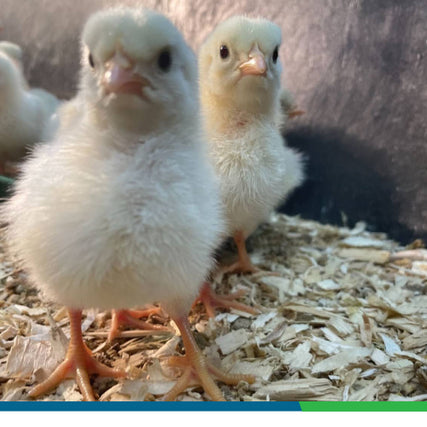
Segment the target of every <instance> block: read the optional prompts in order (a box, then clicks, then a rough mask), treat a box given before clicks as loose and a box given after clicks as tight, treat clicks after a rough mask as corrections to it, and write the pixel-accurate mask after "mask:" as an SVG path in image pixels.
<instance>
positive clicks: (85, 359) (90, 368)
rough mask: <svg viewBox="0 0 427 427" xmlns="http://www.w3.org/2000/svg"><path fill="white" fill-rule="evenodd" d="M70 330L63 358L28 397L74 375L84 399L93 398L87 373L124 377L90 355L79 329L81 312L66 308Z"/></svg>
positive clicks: (123, 374) (123, 373) (46, 390)
mask: <svg viewBox="0 0 427 427" xmlns="http://www.w3.org/2000/svg"><path fill="white" fill-rule="evenodd" d="M68 315H69V317H70V324H71V331H70V342H69V344H68V350H67V354H66V356H65V360H64V361H63V362H62V363H61V364H60V365H59V366H58V367H57V368H56V369H55V370H54V371H53V373H52V374H51V375H50V376H49V377H48V378H47V379H46V380H45V381H43V382H42V383H41V384H38V385H37V386H35V387H34V388H33V389H31V390H30V392H29V396H30V397H37V396H40V395H41V394H44V393H46V392H48V391H50V390H52V389H53V388H55V387H56V386H57V385H58V384H59V383H60V382H61V381H63V380H64V379H66V378H68V377H75V379H76V381H77V384H78V386H79V388H80V391H81V392H82V394H83V399H84V400H95V396H94V394H93V390H92V386H91V385H90V381H89V374H95V373H96V374H98V375H101V376H105V377H115V378H117V377H124V376H125V372H123V371H120V370H117V369H113V368H109V367H108V366H105V365H103V364H102V363H100V362H98V361H97V360H96V359H94V358H93V357H92V354H91V351H90V350H89V348H88V347H87V346H86V345H85V343H84V342H83V335H82V330H81V319H82V312H81V311H80V310H71V309H70V310H68Z"/></svg>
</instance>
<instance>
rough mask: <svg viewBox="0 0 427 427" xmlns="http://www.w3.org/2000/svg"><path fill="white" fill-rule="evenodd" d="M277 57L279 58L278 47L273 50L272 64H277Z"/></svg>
mask: <svg viewBox="0 0 427 427" xmlns="http://www.w3.org/2000/svg"><path fill="white" fill-rule="evenodd" d="M278 57H279V46H276V49H274V52H273V62H274V63H276V62H277V58H278Z"/></svg>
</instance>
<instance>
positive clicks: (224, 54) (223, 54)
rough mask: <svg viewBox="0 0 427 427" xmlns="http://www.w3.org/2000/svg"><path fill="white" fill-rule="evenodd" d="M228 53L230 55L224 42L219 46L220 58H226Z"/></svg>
mask: <svg viewBox="0 0 427 427" xmlns="http://www.w3.org/2000/svg"><path fill="white" fill-rule="evenodd" d="M228 55H230V52H229V50H228V47H227V46H226V45H225V44H223V45H221V47H220V48H219V56H220V57H221V58H222V59H226V58H228Z"/></svg>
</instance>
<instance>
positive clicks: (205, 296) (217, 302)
mask: <svg viewBox="0 0 427 427" xmlns="http://www.w3.org/2000/svg"><path fill="white" fill-rule="evenodd" d="M245 293H246V291H244V290H241V291H238V292H233V293H232V294H229V295H218V294H217V293H216V292H215V291H214V290H213V289H212V287H211V285H210V283H209V282H205V283H203V286H202V288H201V290H200V295H199V297H198V298H197V300H196V303H198V302H201V303H202V304H203V305H204V306H205V309H206V313H207V315H208V316H209V317H215V308H218V307H220V308H227V309H230V308H234V309H236V310H240V311H244V312H246V313H250V314H258V313H259V311H258V310H257V309H256V308H253V307H251V306H249V305H246V304H243V303H241V302H238V301H236V299H237V298H239V297H241V296H243V295H245Z"/></svg>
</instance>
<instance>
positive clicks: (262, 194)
mask: <svg viewBox="0 0 427 427" xmlns="http://www.w3.org/2000/svg"><path fill="white" fill-rule="evenodd" d="M280 44H281V31H280V28H279V27H278V26H277V25H275V24H273V23H272V22H270V21H267V20H265V19H251V18H247V17H241V16H237V17H233V18H230V19H228V20H227V21H225V22H223V23H221V24H219V25H218V26H217V27H216V28H215V29H214V31H213V32H212V33H211V34H210V35H209V36H208V38H207V39H206V41H205V42H204V44H203V45H202V47H201V48H200V52H199V80H200V94H201V102H202V111H203V118H204V124H205V128H206V131H207V133H208V137H209V143H210V157H211V159H212V162H213V164H214V167H215V170H216V173H217V175H218V177H219V179H220V186H221V196H222V201H223V203H224V206H225V209H226V216H227V220H228V232H229V235H230V236H233V237H234V241H235V242H236V245H237V249H238V255H239V259H238V261H237V262H236V263H235V264H233V265H232V266H230V267H229V268H228V269H227V270H226V271H228V272H244V273H252V272H255V271H257V270H258V269H257V268H256V267H255V266H254V265H252V263H251V261H250V258H249V255H248V253H247V251H246V244H245V241H246V239H247V237H248V236H249V235H250V234H251V233H252V232H253V231H254V230H255V229H256V228H257V226H258V225H259V224H260V223H261V222H262V221H264V220H266V219H267V218H268V216H269V214H270V213H271V212H272V211H273V209H274V208H275V207H277V205H278V204H279V203H281V202H283V201H284V200H285V198H286V196H287V195H288V194H289V193H290V192H291V191H292V190H293V189H294V188H295V187H297V186H298V185H300V184H301V182H302V181H303V166H302V158H301V155H300V154H299V153H297V152H295V151H294V150H292V149H290V148H288V147H287V146H286V143H285V141H284V139H283V138H282V136H281V134H280V131H279V126H278V123H277V118H278V116H279V115H280V95H281V92H280V75H281V71H282V66H281V64H280V61H279V48H280Z"/></svg>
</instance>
